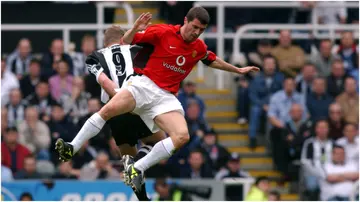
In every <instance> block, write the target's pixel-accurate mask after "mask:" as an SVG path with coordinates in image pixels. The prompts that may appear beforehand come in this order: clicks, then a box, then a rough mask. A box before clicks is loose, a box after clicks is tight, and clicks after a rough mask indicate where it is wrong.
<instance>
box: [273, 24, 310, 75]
mask: <svg viewBox="0 0 360 202" xmlns="http://www.w3.org/2000/svg"><path fill="white" fill-rule="evenodd" d="M291 43H292V42H291V33H290V31H289V30H282V31H280V38H279V45H277V46H276V47H274V48H273V50H272V51H271V54H272V55H273V56H274V57H275V58H276V59H277V61H278V63H279V69H280V71H281V72H283V73H284V74H285V75H287V76H292V77H295V76H296V75H297V73H298V72H299V71H300V69H301V67H302V66H303V65H304V62H305V55H304V51H303V50H302V49H301V48H300V47H299V46H296V45H292V44H291Z"/></svg>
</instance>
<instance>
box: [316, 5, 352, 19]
mask: <svg viewBox="0 0 360 202" xmlns="http://www.w3.org/2000/svg"><path fill="white" fill-rule="evenodd" d="M326 4H334V5H332V6H326ZM344 4H345V2H343V1H337V2H335V1H333V2H331V1H324V2H317V3H316V6H315V8H314V11H313V12H314V14H315V16H316V18H317V21H318V23H319V24H345V23H346V18H347V10H346V7H345V5H344Z"/></svg>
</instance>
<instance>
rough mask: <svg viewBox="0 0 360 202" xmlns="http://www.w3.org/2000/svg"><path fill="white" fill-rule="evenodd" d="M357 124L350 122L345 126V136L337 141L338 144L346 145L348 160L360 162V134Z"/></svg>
mask: <svg viewBox="0 0 360 202" xmlns="http://www.w3.org/2000/svg"><path fill="white" fill-rule="evenodd" d="M357 129H358V127H357V126H356V125H355V124H352V123H348V124H346V125H345V127H344V137H342V138H340V139H338V140H337V141H336V144H337V145H340V146H342V147H344V149H345V154H346V162H349V161H354V162H356V163H357V164H359V134H358V130H357Z"/></svg>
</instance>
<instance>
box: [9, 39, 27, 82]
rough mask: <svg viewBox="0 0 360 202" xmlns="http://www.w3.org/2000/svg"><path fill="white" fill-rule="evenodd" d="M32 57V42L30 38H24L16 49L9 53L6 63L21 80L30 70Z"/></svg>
mask: <svg viewBox="0 0 360 202" xmlns="http://www.w3.org/2000/svg"><path fill="white" fill-rule="evenodd" d="M32 58H33V57H32V55H31V42H30V40H29V39H26V38H23V39H20V41H19V43H18V46H17V48H16V50H15V51H14V52H13V53H11V54H10V55H9V57H8V59H7V62H6V64H7V65H8V69H9V70H10V71H11V72H12V73H13V74H15V75H16V78H17V79H18V80H20V79H21V78H23V76H25V75H26V74H27V73H28V72H29V66H30V61H31V60H32Z"/></svg>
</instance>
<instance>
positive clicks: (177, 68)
mask: <svg viewBox="0 0 360 202" xmlns="http://www.w3.org/2000/svg"><path fill="white" fill-rule="evenodd" d="M185 62H186V59H185V57H184V56H183V55H180V56H178V57H177V58H176V64H177V66H175V65H170V64H168V63H166V62H163V66H164V67H166V68H168V69H170V70H172V71H174V72H178V73H180V74H185V73H186V71H185V70H183V69H181V68H180V67H181V66H183V65H184V64H185Z"/></svg>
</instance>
